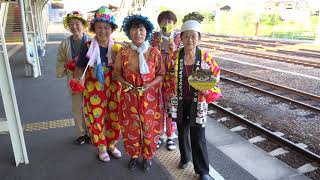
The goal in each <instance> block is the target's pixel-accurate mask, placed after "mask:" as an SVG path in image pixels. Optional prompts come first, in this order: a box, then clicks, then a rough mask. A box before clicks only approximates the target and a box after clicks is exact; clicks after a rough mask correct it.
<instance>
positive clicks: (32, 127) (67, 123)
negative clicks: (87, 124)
mask: <svg viewBox="0 0 320 180" xmlns="http://www.w3.org/2000/svg"><path fill="white" fill-rule="evenodd" d="M71 126H74V120H73V119H61V120H52V121H45V122H36V123H28V124H24V125H23V130H24V131H41V130H48V129H54V128H64V127H71Z"/></svg>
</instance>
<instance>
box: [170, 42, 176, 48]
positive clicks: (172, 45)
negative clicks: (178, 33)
mask: <svg viewBox="0 0 320 180" xmlns="http://www.w3.org/2000/svg"><path fill="white" fill-rule="evenodd" d="M169 47H170V49H171V50H175V49H176V45H175V44H174V41H172V42H170V44H169Z"/></svg>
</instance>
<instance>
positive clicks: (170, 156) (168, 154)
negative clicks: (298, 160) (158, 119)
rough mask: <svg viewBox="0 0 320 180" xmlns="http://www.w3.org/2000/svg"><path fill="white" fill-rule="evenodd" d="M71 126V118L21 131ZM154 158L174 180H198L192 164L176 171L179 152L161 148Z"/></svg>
mask: <svg viewBox="0 0 320 180" xmlns="http://www.w3.org/2000/svg"><path fill="white" fill-rule="evenodd" d="M72 126H74V120H73V119H72V118H71V119H61V120H52V121H44V122H36V123H28V124H24V125H23V130H24V131H28V132H30V131H43V130H48V129H55V128H66V127H72ZM156 156H157V157H158V159H159V160H160V162H161V163H162V164H163V165H164V166H165V167H166V168H167V170H168V171H169V172H170V174H171V175H172V176H173V177H174V178H175V179H176V180H196V179H197V178H198V176H197V175H196V174H195V173H194V170H193V165H192V163H189V165H188V167H187V168H186V169H183V170H181V169H178V164H179V161H180V153H179V150H175V151H167V150H166V149H165V147H161V148H160V149H159V150H158V151H157V152H156Z"/></svg>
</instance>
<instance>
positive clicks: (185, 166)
mask: <svg viewBox="0 0 320 180" xmlns="http://www.w3.org/2000/svg"><path fill="white" fill-rule="evenodd" d="M188 164H189V161H188V162H186V163H183V162H181V161H180V163H179V165H178V168H179V169H185V168H187V167H188Z"/></svg>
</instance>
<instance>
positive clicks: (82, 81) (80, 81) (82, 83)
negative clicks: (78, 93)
mask: <svg viewBox="0 0 320 180" xmlns="http://www.w3.org/2000/svg"><path fill="white" fill-rule="evenodd" d="M79 83H80V84H81V85H82V86H83V87H84V78H82V79H81V78H80V79H79Z"/></svg>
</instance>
